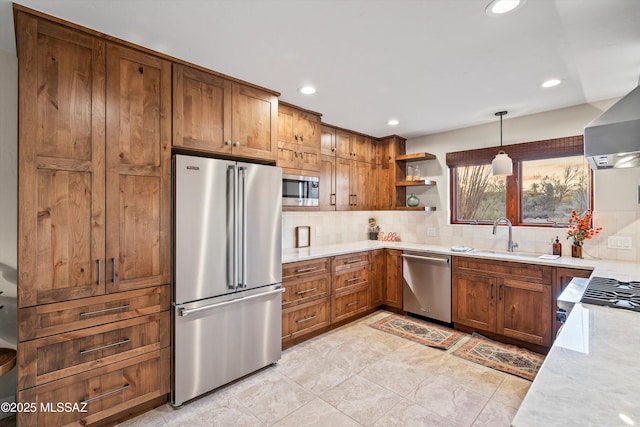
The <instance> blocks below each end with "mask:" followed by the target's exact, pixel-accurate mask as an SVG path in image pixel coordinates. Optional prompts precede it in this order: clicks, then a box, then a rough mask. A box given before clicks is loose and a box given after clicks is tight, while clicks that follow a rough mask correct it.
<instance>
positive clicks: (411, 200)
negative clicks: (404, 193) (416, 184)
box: [407, 193, 420, 208]
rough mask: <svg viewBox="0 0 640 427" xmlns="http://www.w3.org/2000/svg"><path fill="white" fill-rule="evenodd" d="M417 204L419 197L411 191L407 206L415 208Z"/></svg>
mask: <svg viewBox="0 0 640 427" xmlns="http://www.w3.org/2000/svg"><path fill="white" fill-rule="evenodd" d="M419 204H420V199H418V198H417V197H416V196H414V195H413V193H411V195H410V196H409V198H408V199H407V206H409V207H411V208H415V207H416V206H418V205H419Z"/></svg>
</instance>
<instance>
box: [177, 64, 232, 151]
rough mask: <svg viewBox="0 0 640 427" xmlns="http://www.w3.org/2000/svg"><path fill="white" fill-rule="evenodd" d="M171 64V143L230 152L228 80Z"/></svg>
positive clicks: (229, 84) (229, 93) (229, 89)
mask: <svg viewBox="0 0 640 427" xmlns="http://www.w3.org/2000/svg"><path fill="white" fill-rule="evenodd" d="M173 67H174V68H173V145H175V146H177V147H185V148H195V149H198V150H205V151H210V152H214V153H226V154H229V153H231V82H230V81H228V80H225V79H223V78H222V77H218V76H215V75H213V74H209V73H205V72H204V71H199V70H194V69H192V68H189V67H185V66H184V65H178V64H175V65H174V66H173Z"/></svg>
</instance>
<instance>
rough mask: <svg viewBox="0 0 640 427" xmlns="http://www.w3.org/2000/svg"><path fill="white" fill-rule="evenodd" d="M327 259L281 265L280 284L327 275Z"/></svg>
mask: <svg viewBox="0 0 640 427" xmlns="http://www.w3.org/2000/svg"><path fill="white" fill-rule="evenodd" d="M329 271H330V270H329V258H318V259H312V260H308V261H298V262H289V263H287V264H283V265H282V282H283V283H286V282H287V281H289V280H297V279H301V278H304V277H309V276H314V275H319V274H326V273H329Z"/></svg>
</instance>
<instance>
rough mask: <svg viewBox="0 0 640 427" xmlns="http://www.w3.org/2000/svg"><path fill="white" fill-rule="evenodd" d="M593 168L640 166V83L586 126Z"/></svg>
mask: <svg viewBox="0 0 640 427" xmlns="http://www.w3.org/2000/svg"><path fill="white" fill-rule="evenodd" d="M584 155H585V157H586V158H587V160H588V161H589V164H590V165H591V167H592V168H593V169H614V168H632V167H640V85H639V86H638V87H636V88H635V89H634V90H632V91H631V92H629V93H628V94H627V95H626V96H624V97H623V98H622V99H621V100H620V101H618V102H616V103H615V104H614V105H613V106H612V107H611V108H609V109H608V110H607V111H605V112H604V113H602V114H601V115H600V117H598V118H597V119H595V120H594V121H592V122H591V123H589V124H588V125H587V126H586V127H585V128H584Z"/></svg>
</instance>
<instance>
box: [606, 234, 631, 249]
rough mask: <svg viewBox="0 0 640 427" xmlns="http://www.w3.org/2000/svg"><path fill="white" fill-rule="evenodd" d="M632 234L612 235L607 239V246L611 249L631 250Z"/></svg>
mask: <svg viewBox="0 0 640 427" xmlns="http://www.w3.org/2000/svg"><path fill="white" fill-rule="evenodd" d="M632 243H633V240H632V238H631V236H610V237H609V238H608V239H607V247H608V248H610V249H622V250H627V251H630V250H631V249H633V244H632Z"/></svg>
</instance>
